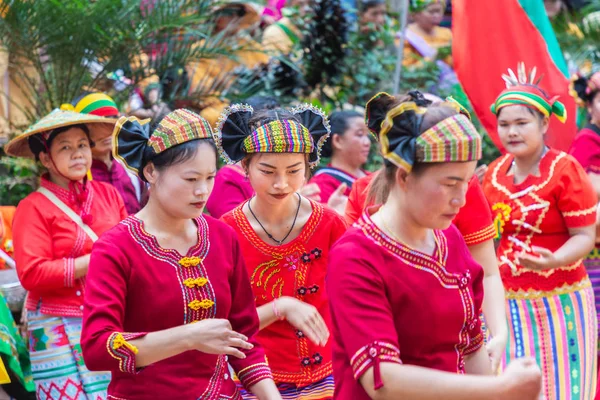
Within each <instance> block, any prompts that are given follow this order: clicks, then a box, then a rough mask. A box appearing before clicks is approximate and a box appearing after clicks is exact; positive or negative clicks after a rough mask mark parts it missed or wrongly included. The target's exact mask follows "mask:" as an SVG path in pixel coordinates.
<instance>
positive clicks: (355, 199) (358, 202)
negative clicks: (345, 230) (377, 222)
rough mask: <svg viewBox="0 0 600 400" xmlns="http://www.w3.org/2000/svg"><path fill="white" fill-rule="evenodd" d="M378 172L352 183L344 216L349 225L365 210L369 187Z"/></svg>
mask: <svg viewBox="0 0 600 400" xmlns="http://www.w3.org/2000/svg"><path fill="white" fill-rule="evenodd" d="M376 174H377V172H374V173H372V174H371V175H367V176H366V177H363V178H360V179H358V180H357V181H356V182H354V184H353V185H352V190H351V191H350V195H349V196H348V203H346V213H345V215H344V218H345V219H346V223H347V224H348V226H351V225H352V224H353V223H355V222H356V221H358V219H359V218H360V216H361V215H362V213H363V211H364V210H365V206H366V204H365V203H366V202H367V189H368V187H369V183H370V182H371V180H372V179H373V178H374V177H375V175H376Z"/></svg>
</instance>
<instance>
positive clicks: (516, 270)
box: [483, 149, 597, 291]
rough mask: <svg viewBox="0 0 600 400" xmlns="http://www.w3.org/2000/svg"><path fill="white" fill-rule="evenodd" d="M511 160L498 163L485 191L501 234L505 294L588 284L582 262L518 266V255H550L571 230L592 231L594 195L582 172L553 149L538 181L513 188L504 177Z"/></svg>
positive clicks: (489, 174) (491, 169)
mask: <svg viewBox="0 0 600 400" xmlns="http://www.w3.org/2000/svg"><path fill="white" fill-rule="evenodd" d="M513 159H514V157H513V156H512V155H510V154H507V155H505V156H503V157H500V158H499V159H497V160H496V161H494V162H493V163H492V164H490V167H489V169H488V172H487V174H486V176H485V180H484V184H483V189H484V192H485V195H486V197H487V199H488V201H489V202H490V204H491V205H492V212H493V213H494V215H495V221H496V224H497V226H498V228H499V233H500V234H501V238H500V246H499V248H498V252H497V254H498V261H499V267H500V274H501V275H502V281H503V282H504V286H505V288H506V289H507V290H509V291H511V290H512V291H522V290H525V291H529V290H532V291H552V290H555V289H557V288H560V287H562V286H563V285H573V284H576V283H578V282H581V281H582V280H583V279H587V273H586V271H585V268H584V266H583V264H582V263H581V260H580V261H577V262H575V263H573V264H572V265H567V266H564V267H560V268H554V269H552V270H549V271H533V270H530V269H526V268H524V267H522V266H520V265H519V263H518V261H517V260H516V255H517V253H519V252H522V251H525V252H527V253H529V254H533V252H532V251H531V246H540V247H544V248H546V249H548V250H550V251H556V250H557V249H559V248H560V247H561V246H562V245H563V244H565V242H566V241H567V240H569V238H570V237H571V236H570V234H569V228H580V227H584V226H589V225H594V224H595V222H596V201H597V199H596V192H595V191H594V188H593V186H592V184H591V182H590V180H589V178H588V177H587V175H586V173H585V171H584V169H583V168H582V167H581V165H579V163H578V162H577V161H576V160H575V159H574V158H573V157H571V156H569V155H567V154H566V153H564V152H561V151H558V150H554V149H551V150H549V151H548V152H547V153H546V154H545V155H544V157H543V158H542V160H541V161H540V165H539V169H540V176H539V177H536V176H531V175H530V176H528V177H527V179H525V181H523V182H522V183H520V184H518V185H517V184H514V182H513V176H512V175H508V171H509V170H510V168H511V165H512V161H513Z"/></svg>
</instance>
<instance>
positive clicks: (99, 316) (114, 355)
mask: <svg viewBox="0 0 600 400" xmlns="http://www.w3.org/2000/svg"><path fill="white" fill-rule="evenodd" d="M116 239H118V238H117V237H116V235H111V234H110V233H109V235H108V236H106V237H104V238H101V239H100V240H99V241H98V242H96V243H95V244H94V249H93V251H92V256H91V259H90V266H89V271H88V274H87V279H86V283H87V284H86V293H85V302H84V310H83V327H82V331H81V348H82V350H83V357H84V359H85V365H86V366H87V367H88V368H89V369H90V370H91V371H121V372H129V373H137V372H139V371H140V370H141V369H137V368H136V367H135V355H136V353H137V348H135V346H132V345H131V344H129V342H128V341H129V340H132V339H136V338H139V337H142V336H145V335H146V332H123V320H124V318H125V304H126V299H127V277H128V274H129V273H130V267H129V266H128V265H127V264H128V262H127V260H126V258H125V256H124V255H123V253H122V249H121V247H119V245H118V243H119V242H118V240H116Z"/></svg>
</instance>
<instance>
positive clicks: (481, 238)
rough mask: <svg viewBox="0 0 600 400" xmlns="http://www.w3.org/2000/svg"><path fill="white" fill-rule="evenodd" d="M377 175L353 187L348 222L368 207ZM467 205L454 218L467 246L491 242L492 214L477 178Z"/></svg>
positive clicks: (472, 184)
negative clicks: (369, 189)
mask: <svg viewBox="0 0 600 400" xmlns="http://www.w3.org/2000/svg"><path fill="white" fill-rule="evenodd" d="M374 176H375V174H371V175H367V176H365V177H362V178H360V179H358V180H357V181H356V182H354V185H352V191H351V192H350V195H349V196H348V204H347V205H346V215H345V217H346V222H347V223H348V224H353V223H354V222H355V221H356V220H357V219H358V218H359V217H360V216H361V214H362V213H363V211H364V209H365V207H367V206H372V204H369V205H367V204H366V203H367V194H368V187H369V183H371V180H372V179H373V177H374ZM466 197H467V198H466V204H465V206H464V207H463V208H461V209H460V211H459V212H458V215H457V216H456V217H455V218H454V221H453V223H454V225H456V227H457V228H458V230H459V231H460V233H461V234H462V235H463V238H464V239H465V242H466V243H467V246H473V245H476V244H479V243H483V242H485V241H486V240H491V239H493V238H494V236H495V235H496V230H495V229H494V225H493V224H492V214H491V212H490V207H489V204H488V202H487V200H486V198H485V195H484V193H483V190H482V188H481V185H480V184H479V181H478V180H477V177H475V176H474V177H473V178H471V180H470V181H469V188H468V189H467V195H466Z"/></svg>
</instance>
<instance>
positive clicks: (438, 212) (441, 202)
mask: <svg viewBox="0 0 600 400" xmlns="http://www.w3.org/2000/svg"><path fill="white" fill-rule="evenodd" d="M476 165H477V162H476V161H469V162H449V163H436V164H431V165H429V166H426V167H424V169H422V170H421V171H419V173H418V174H416V175H415V173H410V174H408V175H407V176H406V177H405V182H404V183H401V184H400V187H401V188H402V189H403V191H404V197H405V198H406V206H407V208H408V213H409V215H411V216H412V219H413V220H414V221H415V222H416V223H417V224H418V225H420V226H422V227H424V228H428V229H447V228H448V227H449V226H450V224H451V223H452V221H453V220H454V218H455V217H456V215H457V214H458V211H459V210H460V209H461V207H463V206H464V205H465V202H466V199H465V196H466V193H467V188H468V187H469V181H470V180H471V177H472V176H473V173H474V172H475V167H476ZM398 174H400V175H401V174H403V172H402V171H399V172H398ZM398 174H397V177H398V176H399V175H398ZM399 179H402V178H399Z"/></svg>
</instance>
